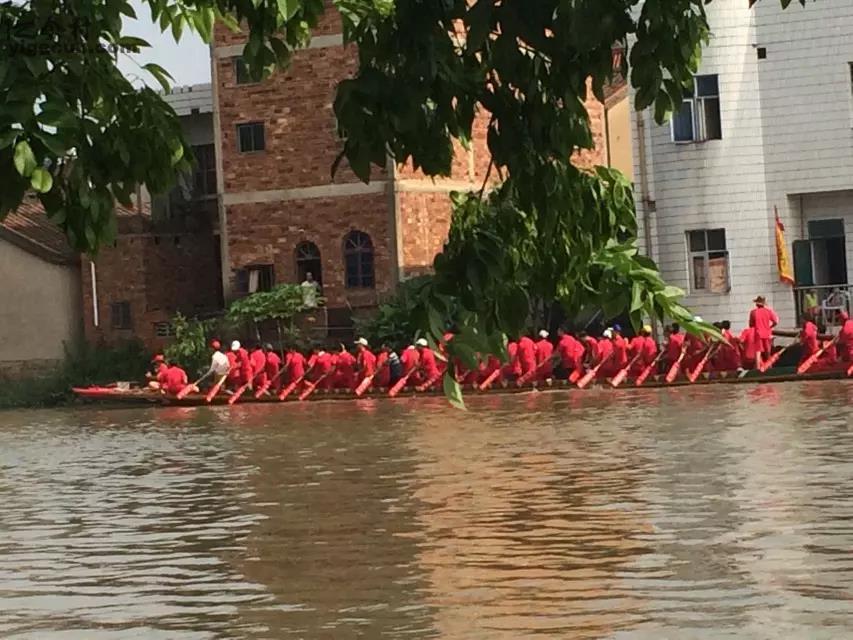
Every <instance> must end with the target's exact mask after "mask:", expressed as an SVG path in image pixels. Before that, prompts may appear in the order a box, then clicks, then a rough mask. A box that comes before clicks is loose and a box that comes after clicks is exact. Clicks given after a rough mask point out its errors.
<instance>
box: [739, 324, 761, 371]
mask: <svg viewBox="0 0 853 640" xmlns="http://www.w3.org/2000/svg"><path fill="white" fill-rule="evenodd" d="M738 340H740V346H741V348H740V351H741V357H742V360H743V362H744V363H746V364H749V365H750V366H754V365H755V354H756V352H757V351H758V344H757V343H756V340H755V329H753V328H752V327H747V328H746V329H744V330H743V331H741V332H740V336H739V337H738Z"/></svg>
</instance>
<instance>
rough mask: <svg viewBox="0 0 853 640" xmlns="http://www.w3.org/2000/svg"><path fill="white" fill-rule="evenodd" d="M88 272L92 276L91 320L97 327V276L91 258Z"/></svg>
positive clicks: (98, 320)
mask: <svg viewBox="0 0 853 640" xmlns="http://www.w3.org/2000/svg"><path fill="white" fill-rule="evenodd" d="M89 274H90V275H91V276H92V322H93V324H94V325H95V326H96V327H98V326H100V324H101V322H100V318H99V317H98V278H97V275H96V274H95V263H94V261H92V260H89Z"/></svg>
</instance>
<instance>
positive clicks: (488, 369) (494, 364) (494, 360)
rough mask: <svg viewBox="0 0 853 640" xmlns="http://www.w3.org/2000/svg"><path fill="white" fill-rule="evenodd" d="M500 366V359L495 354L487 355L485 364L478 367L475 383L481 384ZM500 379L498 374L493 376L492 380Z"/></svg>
mask: <svg viewBox="0 0 853 640" xmlns="http://www.w3.org/2000/svg"><path fill="white" fill-rule="evenodd" d="M502 368H503V365H502V364H501V359H500V358H498V357H497V356H495V355H489V357H488V359H487V360H486V362H485V364H484V365H483V366H482V368H481V369H480V377H479V378H478V379H477V383H478V384H483V383H484V382H485V381H486V379H488V378H490V377H491V375H492V374H493V373H494V372H495V371H500V370H501V369H502ZM500 379H501V376H498V377H497V378H495V380H494V382H495V383H497V382H499V381H500Z"/></svg>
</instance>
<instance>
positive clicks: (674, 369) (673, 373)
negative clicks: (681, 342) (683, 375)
mask: <svg viewBox="0 0 853 640" xmlns="http://www.w3.org/2000/svg"><path fill="white" fill-rule="evenodd" d="M686 355H687V347H682V348H681V354H680V355H679V356H678V360H676V361H675V362H673V363H672V366H671V367H670V368H669V371H667V372H666V378H664V380H666V381H667V382H672V381H673V380H675V379H676V378H677V377H678V372H679V371H681V361H682V360H684V357H685V356H686Z"/></svg>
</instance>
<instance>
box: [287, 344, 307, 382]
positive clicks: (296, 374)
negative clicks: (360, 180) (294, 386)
mask: <svg viewBox="0 0 853 640" xmlns="http://www.w3.org/2000/svg"><path fill="white" fill-rule="evenodd" d="M284 366H285V367H287V377H288V379H289V380H290V382H296V381H297V380H299V378H301V377H302V376H304V375H305V356H303V355H302V354H301V353H299V352H298V351H291V352H290V353H288V354H287V361H286V362H285V365H284Z"/></svg>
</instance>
